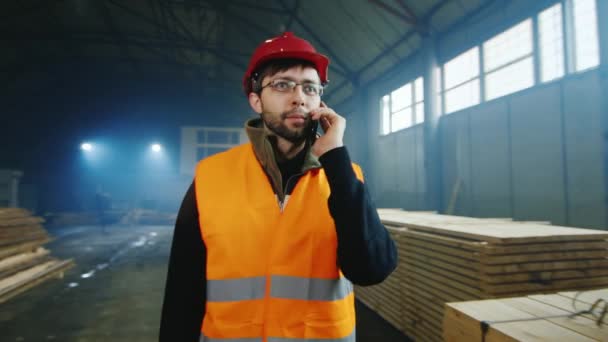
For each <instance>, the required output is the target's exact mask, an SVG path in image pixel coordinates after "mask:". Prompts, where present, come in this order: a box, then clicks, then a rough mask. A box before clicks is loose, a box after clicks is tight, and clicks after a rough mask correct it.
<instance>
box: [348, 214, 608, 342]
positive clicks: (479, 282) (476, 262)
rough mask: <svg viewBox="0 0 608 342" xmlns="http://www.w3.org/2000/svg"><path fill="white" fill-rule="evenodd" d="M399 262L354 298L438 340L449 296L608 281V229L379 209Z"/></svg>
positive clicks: (419, 335) (417, 334) (414, 334)
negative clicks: (387, 276) (395, 245)
mask: <svg viewBox="0 0 608 342" xmlns="http://www.w3.org/2000/svg"><path fill="white" fill-rule="evenodd" d="M379 214H380V218H381V220H382V222H383V223H384V224H385V226H387V228H388V230H389V232H391V234H392V236H393V237H394V239H395V243H396V244H397V247H398V250H399V267H398V269H397V271H396V272H394V273H393V274H392V275H391V276H390V277H389V278H388V279H387V280H386V281H385V283H383V284H380V285H377V286H373V287H369V288H362V287H357V288H356V293H357V298H358V299H359V300H361V301H362V302H364V303H365V304H367V305H369V306H370V307H371V308H372V309H374V310H376V311H377V312H378V313H379V314H380V315H381V316H383V317H384V318H385V319H386V320H387V321H389V322H390V323H392V324H393V325H394V326H395V327H397V328H398V329H400V330H402V331H403V332H405V333H406V334H407V335H408V336H410V337H411V338H414V339H416V340H425V341H426V340H429V341H441V340H442V338H443V337H442V325H441V322H442V319H443V314H444V305H445V303H448V302H456V301H469V300H479V299H490V298H502V297H513V296H524V295H529V294H535V293H553V292H558V291H564V290H583V289H593V288H602V287H608V233H607V232H604V231H598V230H589V229H577V228H568V227H558V226H551V225H548V224H547V223H546V222H514V221H512V220H510V219H480V218H468V217H458V216H449V215H438V214H435V213H430V212H405V211H400V210H394V209H380V210H379Z"/></svg>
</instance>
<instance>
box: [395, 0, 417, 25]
mask: <svg viewBox="0 0 608 342" xmlns="http://www.w3.org/2000/svg"><path fill="white" fill-rule="evenodd" d="M397 3H398V4H399V6H401V8H403V10H404V11H405V13H406V14H407V16H408V17H410V19H412V21H413V22H414V26H415V25H416V24H417V22H418V16H417V15H416V13H414V11H413V10H412V8H411V7H410V6H408V5H407V4H406V3H405V0H397Z"/></svg>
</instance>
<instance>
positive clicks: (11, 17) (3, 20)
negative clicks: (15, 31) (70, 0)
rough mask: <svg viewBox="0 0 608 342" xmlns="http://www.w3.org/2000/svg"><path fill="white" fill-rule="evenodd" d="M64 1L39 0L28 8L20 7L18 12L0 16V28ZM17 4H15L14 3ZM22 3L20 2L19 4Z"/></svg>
mask: <svg viewBox="0 0 608 342" xmlns="http://www.w3.org/2000/svg"><path fill="white" fill-rule="evenodd" d="M62 1H65V0H40V1H37V2H36V3H34V4H32V5H29V6H25V5H24V6H22V7H21V8H20V9H19V10H18V11H16V12H13V13H7V14H6V15H3V16H0V26H4V25H5V24H14V23H15V21H19V20H22V19H24V17H26V16H28V15H31V14H34V13H36V12H39V11H42V10H44V9H47V8H49V7H52V6H54V5H57V3H59V2H62ZM15 3H17V2H15ZM19 3H22V2H19Z"/></svg>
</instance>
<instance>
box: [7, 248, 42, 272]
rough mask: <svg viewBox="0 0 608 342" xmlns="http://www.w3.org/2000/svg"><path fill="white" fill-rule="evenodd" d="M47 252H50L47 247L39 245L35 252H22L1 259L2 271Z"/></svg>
mask: <svg viewBox="0 0 608 342" xmlns="http://www.w3.org/2000/svg"><path fill="white" fill-rule="evenodd" d="M47 254H49V251H48V250H47V249H44V248H42V247H39V248H37V249H36V250H35V251H33V252H29V253H21V254H17V255H14V256H11V257H8V258H4V259H0V272H2V271H4V270H7V269H9V268H11V267H14V266H16V265H19V264H21V263H24V262H27V261H29V260H32V259H35V258H38V257H41V256H45V255H47Z"/></svg>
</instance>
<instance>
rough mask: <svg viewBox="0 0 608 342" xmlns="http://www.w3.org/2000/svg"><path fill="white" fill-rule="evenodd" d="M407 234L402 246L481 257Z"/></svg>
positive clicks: (478, 254)
mask: <svg viewBox="0 0 608 342" xmlns="http://www.w3.org/2000/svg"><path fill="white" fill-rule="evenodd" d="M406 236H408V239H407V240H406V241H405V242H402V243H401V244H400V245H402V246H405V247H406V248H408V246H416V247H418V248H424V249H429V250H431V251H434V252H437V253H441V254H444V255H450V256H455V257H459V258H463V259H470V260H479V259H480V253H479V251H469V250H465V249H461V248H454V247H451V246H445V245H442V244H439V243H437V241H432V242H431V241H424V240H419V239H417V238H416V237H415V236H412V235H406ZM606 254H607V255H608V253H606Z"/></svg>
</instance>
